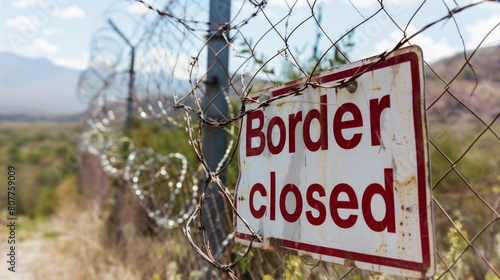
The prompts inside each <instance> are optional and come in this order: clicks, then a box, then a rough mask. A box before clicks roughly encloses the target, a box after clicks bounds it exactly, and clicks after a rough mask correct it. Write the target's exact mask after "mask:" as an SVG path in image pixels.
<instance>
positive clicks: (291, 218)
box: [235, 46, 435, 278]
mask: <svg viewBox="0 0 500 280" xmlns="http://www.w3.org/2000/svg"><path fill="white" fill-rule="evenodd" d="M374 61H375V59H366V60H363V61H359V62H355V63H352V64H349V65H342V66H340V67H337V68H334V69H331V70H327V71H323V72H321V73H317V74H315V75H314V76H313V79H312V81H313V82H317V83H319V84H320V85H321V86H320V87H312V86H309V87H308V88H306V90H304V91H301V93H300V94H299V95H291V96H287V97H285V98H282V99H278V100H276V101H274V102H272V103H270V105H269V106H266V107H263V108H260V109H258V110H256V111H254V112H252V113H250V114H248V115H247V116H245V118H244V119H243V121H242V131H241V142H240V150H239V161H240V177H239V180H238V185H237V189H236V195H235V199H236V201H235V203H236V208H237V210H238V211H239V213H240V214H241V215H242V217H243V218H244V219H245V220H247V221H248V222H249V224H250V225H251V226H252V227H253V228H254V230H255V231H259V234H261V236H262V237H263V242H254V243H253V245H254V246H256V247H260V248H266V249H272V250H277V251H282V252H287V253H292V254H298V255H302V256H309V257H312V258H315V259H318V260H323V261H328V262H333V263H338V264H342V265H349V266H356V267H358V268H360V269H366V270H371V271H378V272H384V273H389V274H394V275H400V276H406V277H414V278H422V277H431V276H432V275H434V273H435V257H434V252H435V246H434V228H433V221H432V207H431V206H432V205H431V189H430V174H429V156H428V141H427V128H426V119H425V99H424V98H425V97H424V74H423V59H422V53H421V50H420V48H418V47H416V46H412V47H409V48H405V49H401V50H398V51H396V52H394V53H393V54H392V55H391V56H389V57H388V58H387V59H386V60H385V61H384V62H383V63H378V64H376V65H372V64H373V63H374ZM366 69H369V71H368V72H366V73H364V74H363V75H361V76H360V77H358V78H357V79H356V87H354V88H351V89H349V90H348V89H346V88H341V89H339V88H335V87H332V85H335V84H338V83H339V82H340V81H343V80H346V79H348V78H350V77H352V76H353V75H355V74H356V73H360V72H363V71H365V70H366ZM305 81H306V80H305V79H299V80H296V81H293V82H289V83H286V84H283V85H280V86H277V87H274V88H270V89H267V90H264V91H261V92H258V93H256V94H254V95H252V96H250V97H251V98H253V99H254V100H257V98H258V97H259V96H261V95H267V96H269V97H270V98H272V97H277V96H280V95H284V94H288V93H290V92H291V91H293V90H294V88H299V87H303V85H304V83H305ZM257 105H258V103H257V102H248V104H247V105H246V106H247V109H252V108H256V107H257ZM235 228H236V239H237V242H238V243H240V244H245V245H248V244H249V243H250V240H251V239H252V236H251V234H250V232H249V231H248V230H247V229H246V227H245V226H244V224H243V223H241V222H238V221H236V222H235Z"/></svg>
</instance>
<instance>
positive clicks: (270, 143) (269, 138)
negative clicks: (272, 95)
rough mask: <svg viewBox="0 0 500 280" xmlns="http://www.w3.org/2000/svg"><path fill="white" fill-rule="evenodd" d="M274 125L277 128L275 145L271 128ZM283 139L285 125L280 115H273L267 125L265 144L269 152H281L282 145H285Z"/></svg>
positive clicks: (284, 137)
mask: <svg viewBox="0 0 500 280" xmlns="http://www.w3.org/2000/svg"><path fill="white" fill-rule="evenodd" d="M275 126H278V129H279V132H280V133H279V135H280V136H279V137H280V138H279V141H278V144H277V145H276V146H275V145H274V144H273V137H272V136H273V128H274V127H275ZM285 140H286V127H285V122H284V121H283V120H282V119H281V118H280V117H274V118H272V119H271V120H270V121H269V125H268V126H267V146H268V147H269V152H271V154H273V155H276V154H279V153H281V151H282V150H283V147H285Z"/></svg>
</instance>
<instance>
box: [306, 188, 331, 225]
mask: <svg viewBox="0 0 500 280" xmlns="http://www.w3.org/2000/svg"><path fill="white" fill-rule="evenodd" d="M315 192H316V193H318V195H319V196H320V197H324V196H325V195H326V193H325V189H324V188H323V187H322V186H321V185H320V184H312V185H310V186H309V188H307V193H306V199H307V204H309V206H311V207H312V208H314V209H316V210H318V213H319V214H318V216H317V217H314V216H313V214H312V211H311V210H309V211H306V218H307V220H308V221H309V223H311V225H314V226H319V225H321V224H323V223H324V222H325V220H326V207H325V205H324V204H323V203H321V201H319V200H317V199H315V198H314V197H313V193H315Z"/></svg>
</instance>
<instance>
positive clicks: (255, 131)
mask: <svg viewBox="0 0 500 280" xmlns="http://www.w3.org/2000/svg"><path fill="white" fill-rule="evenodd" d="M254 119H257V120H259V126H258V127H257V128H252V123H253V120H254ZM263 127H264V113H263V112H262V111H260V110H257V111H254V112H252V113H250V114H248V115H247V135H246V151H247V157H250V156H258V155H260V154H261V153H262V152H263V151H264V147H265V145H266V143H265V136H264V133H263V132H262V128H263ZM255 137H258V138H259V139H260V144H259V146H257V147H252V138H255Z"/></svg>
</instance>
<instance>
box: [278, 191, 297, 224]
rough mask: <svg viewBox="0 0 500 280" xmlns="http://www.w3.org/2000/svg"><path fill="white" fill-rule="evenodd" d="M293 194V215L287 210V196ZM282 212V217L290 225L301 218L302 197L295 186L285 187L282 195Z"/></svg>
mask: <svg viewBox="0 0 500 280" xmlns="http://www.w3.org/2000/svg"><path fill="white" fill-rule="evenodd" d="M289 192H291V193H293V195H294V197H295V211H294V212H293V213H289V212H288V210H287V209H286V204H285V202H286V195H287V194H288V193H289ZM280 211H281V215H282V216H283V218H285V220H286V221H287V222H289V223H293V222H295V221H297V220H298V219H299V218H300V214H301V213H302V195H301V194H300V190H299V188H297V186H295V185H294V184H288V185H286V186H284V187H283V190H281V195H280Z"/></svg>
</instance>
